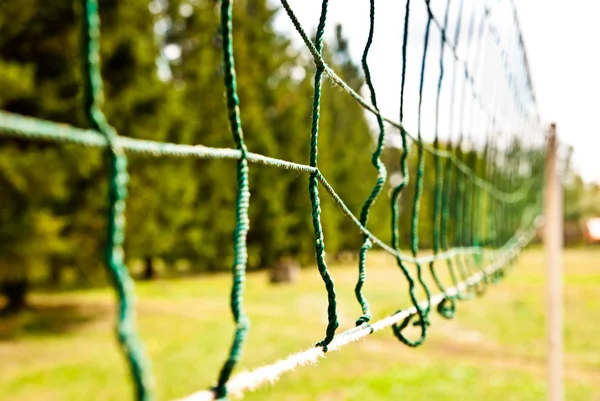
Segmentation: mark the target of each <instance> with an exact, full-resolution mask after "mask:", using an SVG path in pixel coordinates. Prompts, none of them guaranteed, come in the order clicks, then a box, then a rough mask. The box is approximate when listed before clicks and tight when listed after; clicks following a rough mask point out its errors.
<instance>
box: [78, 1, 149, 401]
mask: <svg viewBox="0 0 600 401" xmlns="http://www.w3.org/2000/svg"><path fill="white" fill-rule="evenodd" d="M83 9H84V14H85V18H84V23H83V50H84V51H83V60H84V63H83V64H84V74H83V76H84V81H85V90H84V102H85V111H86V114H87V118H88V120H89V123H90V125H91V126H92V128H93V129H95V130H97V131H99V132H101V133H102V134H103V135H104V136H105V137H106V140H107V141H108V144H109V146H108V147H107V156H108V164H109V175H110V181H109V191H108V192H109V193H108V199H109V202H108V218H107V220H108V226H107V237H106V248H105V260H106V268H107V271H108V274H109V276H110V278H111V281H112V283H113V286H114V288H115V291H116V293H117V298H118V316H117V337H118V340H119V344H120V345H121V349H122V351H123V353H124V354H125V356H126V358H127V360H128V363H129V369H130V372H131V375H132V377H133V382H134V387H135V398H136V399H137V400H140V401H142V400H143V401H149V400H152V399H154V396H153V392H154V377H153V375H152V367H151V364H150V361H149V359H148V358H147V356H146V352H145V350H144V347H143V345H142V343H141V340H140V338H139V335H138V333H137V328H136V322H135V293H134V283H133V280H132V279H131V277H130V276H129V273H128V270H127V266H126V265H125V262H124V251H123V242H124V240H125V206H126V199H127V182H128V180H129V177H128V174H127V156H126V155H125V152H124V151H123V148H122V146H121V144H120V142H119V138H118V135H117V132H116V131H115V130H114V128H113V127H111V126H110V125H109V124H108V121H107V120H106V117H105V115H104V113H103V112H102V103H103V93H102V75H101V73H100V17H99V15H98V3H97V0H83Z"/></svg>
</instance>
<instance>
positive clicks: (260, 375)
mask: <svg viewBox="0 0 600 401" xmlns="http://www.w3.org/2000/svg"><path fill="white" fill-rule="evenodd" d="M541 222H542V221H541V219H540V218H538V219H536V222H535V223H534V225H533V227H534V228H532V229H530V230H529V231H527V232H525V233H521V234H519V235H516V236H515V237H514V238H515V240H516V242H517V244H516V246H513V247H511V248H510V249H509V250H507V251H497V252H496V253H499V254H500V256H499V257H498V258H497V259H496V260H494V262H493V263H492V264H491V265H489V266H487V267H486V268H485V269H484V271H485V273H486V274H492V273H494V272H496V271H497V270H499V269H500V268H502V266H504V265H505V264H506V263H507V262H508V261H509V260H510V259H511V258H512V257H514V256H516V254H518V253H519V252H520V250H521V249H522V248H524V247H525V246H526V245H527V244H528V243H529V242H530V241H531V239H532V238H533V236H534V234H535V232H536V228H537V227H539V225H540V224H541ZM484 276H485V274H484V273H483V272H479V273H476V274H474V275H472V276H471V277H469V278H468V279H466V280H465V281H464V282H462V283H460V284H458V285H457V286H456V287H452V288H448V289H447V290H446V293H447V294H448V295H451V296H452V295H456V294H458V293H459V292H460V291H463V290H465V289H466V288H467V287H468V286H472V285H474V284H477V283H478V282H480V281H481V280H482V279H483V278H484ZM444 298H445V296H444V294H437V295H435V296H433V297H431V305H432V306H436V305H438V304H439V303H440V302H442V301H443V300H444ZM419 305H420V307H421V308H426V307H427V305H428V302H427V301H423V302H421V303H420V304H419ZM416 313H417V309H416V308H415V307H414V306H413V307H411V308H408V309H404V310H402V311H400V312H398V313H396V314H393V315H391V316H388V317H386V318H384V319H381V320H378V321H377V322H375V323H373V324H371V325H368V324H366V323H363V324H362V325H361V326H358V327H355V328H352V329H350V330H347V331H345V332H343V333H340V334H338V335H337V336H335V337H334V338H333V340H332V341H331V343H329V345H328V346H327V349H328V352H329V351H335V350H338V349H340V348H342V347H343V346H345V345H347V344H350V343H353V342H355V341H358V340H360V339H361V338H364V337H366V336H368V335H369V334H371V333H374V332H376V331H379V330H382V329H385V328H387V327H390V326H392V325H394V324H396V323H399V322H401V321H403V320H404V319H406V318H407V317H409V316H412V315H414V314H416ZM325 356H326V353H325V352H323V348H322V347H311V348H309V349H307V350H306V351H301V352H298V353H295V354H292V355H290V356H288V357H287V358H285V359H281V360H279V361H277V362H275V363H273V364H271V365H266V366H262V367H259V368H257V369H255V370H253V371H250V372H241V373H239V374H237V375H236V376H234V377H233V378H232V379H231V380H229V382H228V383H227V394H229V395H231V396H232V397H236V398H241V397H242V396H243V394H244V393H245V392H247V391H253V390H255V389H257V388H258V387H260V386H262V385H264V384H267V383H270V384H273V383H274V382H275V381H276V380H277V379H278V378H279V377H280V376H281V375H282V374H284V373H285V372H290V371H292V370H294V369H296V368H298V367H302V366H308V365H314V364H316V363H317V362H319V360H320V359H321V358H325ZM212 400H216V398H215V393H214V392H213V391H212V390H203V391H199V392H197V393H194V394H191V395H189V396H187V397H185V398H182V399H180V400H179V401H212Z"/></svg>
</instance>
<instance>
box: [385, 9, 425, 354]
mask: <svg viewBox="0 0 600 401" xmlns="http://www.w3.org/2000/svg"><path fill="white" fill-rule="evenodd" d="M409 19H410V0H406V11H405V14H404V36H403V40H402V80H401V84H400V123H401V124H402V121H403V119H404V87H405V82H406V64H407V55H406V53H407V47H408V22H409ZM430 22H431V15H430V16H429V19H428V24H427V31H429V26H430ZM428 36H429V35H428V33H427V35H426V37H427V38H428ZM424 60H425V57H423V62H424ZM400 135H401V137H402V156H401V157H400V168H401V170H402V181H401V182H400V183H399V184H398V185H397V186H396V187H395V188H394V190H393V191H392V246H393V247H394V249H395V250H398V249H399V248H400V244H399V242H400V241H399V236H400V235H399V229H398V215H399V210H398V203H399V202H398V198H399V197H400V194H401V192H402V190H403V189H404V188H405V187H406V186H407V185H408V182H409V175H408V164H407V158H408V152H409V149H408V143H407V141H406V133H405V131H404V129H401V130H400ZM419 149H420V151H421V152H422V147H420V146H419ZM414 256H416V255H415V254H414V253H413V257H414ZM396 262H397V263H398V266H399V267H400V269H401V270H402V272H403V273H404V276H405V277H406V280H407V281H408V292H409V295H410V299H411V302H412V304H413V306H414V307H415V308H416V310H417V315H418V317H419V320H418V321H417V323H418V324H419V325H420V327H421V335H420V337H419V338H418V339H417V340H415V341H412V340H410V339H408V338H407V337H406V336H404V334H403V333H402V331H403V330H404V328H405V327H406V326H407V325H408V323H409V321H410V319H411V318H412V316H413V315H411V316H410V317H408V318H407V319H406V320H405V321H404V322H403V323H402V324H400V325H393V326H392V332H393V333H394V335H395V336H396V338H398V340H400V341H401V342H402V343H404V344H405V345H408V346H410V347H418V346H419V345H421V344H422V343H423V342H424V341H425V338H426V337H427V327H428V325H429V322H428V319H427V313H428V312H429V307H428V308H426V309H423V308H421V306H420V305H419V301H418V299H417V295H416V292H415V279H414V278H413V276H412V274H411V273H410V271H409V270H408V268H407V267H406V266H405V265H404V262H403V261H402V260H401V259H400V258H396ZM417 266H418V276H419V277H418V279H419V280H420V282H421V283H422V284H423V281H422V277H421V268H420V264H418V263H417ZM423 287H424V289H425V292H426V293H427V298H428V299H430V294H429V290H428V288H427V286H426V285H423Z"/></svg>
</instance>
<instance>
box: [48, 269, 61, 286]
mask: <svg viewBox="0 0 600 401" xmlns="http://www.w3.org/2000/svg"><path fill="white" fill-rule="evenodd" d="M49 280H50V284H51V285H52V286H53V287H58V286H59V284H60V283H61V282H62V266H60V265H59V264H55V263H52V264H51V265H50V277H49Z"/></svg>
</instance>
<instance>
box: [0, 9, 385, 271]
mask: <svg viewBox="0 0 600 401" xmlns="http://www.w3.org/2000/svg"><path fill="white" fill-rule="evenodd" d="M99 6H100V17H101V31H102V36H101V61H102V75H103V79H104V92H105V97H106V101H105V107H104V108H105V113H106V115H107V118H108V121H109V122H110V124H111V125H112V126H114V127H115V129H116V130H117V132H119V133H120V134H121V135H125V136H130V137H134V138H143V139H151V140H156V141H168V142H174V143H185V144H202V145H207V146H216V147H232V146H233V143H232V141H231V139H230V135H229V134H228V129H229V128H228V124H227V113H226V108H225V104H224V103H225V102H224V95H223V87H222V83H221V82H222V79H223V77H222V66H221V63H222V55H221V49H220V40H221V38H220V32H219V21H218V7H216V3H215V2H213V1H201V2H194V3H188V2H186V1H177V0H173V1H154V2H152V4H150V7H149V6H148V3H147V1H145V0H135V1H131V2H128V3H127V4H122V3H119V2H115V1H112V0H105V1H100V4H99ZM81 12H82V10H81V9H80V7H79V5H78V4H77V3H72V2H69V1H66V0H65V1H58V2H53V3H52V4H50V3H46V2H41V1H39V0H37V1H36V0H28V1H27V2H20V1H16V0H11V1H6V2H3V3H2V5H0V20H1V21H8V20H10V21H12V22H14V21H16V22H18V23H11V24H7V23H2V24H0V76H1V77H0V84H1V85H2V87H3V88H4V89H5V90H3V91H2V93H1V94H0V107H2V109H5V110H7V111H11V112H15V113H19V114H24V115H30V116H35V117H40V118H45V119H49V120H52V121H57V122H63V123H68V124H72V125H75V126H80V127H87V123H86V122H85V118H84V116H83V111H82V110H83V107H82V74H81V70H82V66H81V59H80V57H81V55H80V48H81V43H80V31H81ZM275 12H276V11H275V10H274V9H273V8H272V7H271V6H270V5H268V3H267V2H266V1H259V2H255V1H238V2H236V7H234V35H235V37H236V40H235V42H234V44H235V49H234V50H235V58H236V64H237V66H238V88H239V96H240V100H241V113H242V120H243V122H244V124H243V126H244V131H245V133H244V135H245V137H246V141H247V144H248V147H249V149H250V150H251V151H253V152H257V153H262V154H265V155H270V156H273V157H279V158H283V159H287V160H291V161H296V162H300V163H306V162H307V159H308V150H309V133H310V110H311V93H312V82H311V74H312V72H313V71H314V65H313V64H312V63H308V62H307V61H306V60H305V59H303V58H302V57H300V56H299V54H298V53H297V51H296V50H295V49H294V48H293V46H292V45H291V43H290V41H289V39H288V38H286V37H283V36H281V34H280V33H278V32H275V31H274V28H273V20H274V15H275ZM169 49H170V50H173V49H175V50H176V51H177V50H179V51H180V54H179V55H176V56H172V55H170V54H168V53H167V50H169ZM165 54H168V55H170V56H171V58H170V59H166V58H165ZM326 54H327V58H328V60H329V62H330V64H331V65H332V66H333V67H334V68H336V69H337V70H338V71H340V75H341V77H342V78H343V79H345V80H346V81H347V82H348V83H349V84H350V85H351V86H352V87H353V88H354V89H355V90H360V88H361V87H362V85H363V78H362V76H361V73H360V70H359V69H358V67H357V66H356V65H354V64H353V62H352V61H351V60H350V56H349V54H348V46H347V43H346V40H345V39H344V37H343V34H342V30H341V27H338V30H337V37H336V40H335V41H334V42H333V43H331V44H329V46H326ZM159 71H160V75H159ZM323 99H324V101H323V106H322V115H323V118H322V122H321V128H322V132H323V134H322V136H321V156H320V158H321V168H322V171H323V172H324V174H325V176H327V177H328V179H329V180H330V182H331V183H332V184H333V185H334V187H335V188H336V190H338V191H339V193H340V195H341V196H342V197H343V198H344V199H345V200H347V202H348V206H349V207H350V208H351V210H352V211H353V212H354V213H356V214H358V212H359V211H360V207H361V206H362V203H363V202H364V199H366V197H367V196H368V194H369V191H370V188H371V186H372V185H373V182H374V180H375V178H376V172H375V171H374V170H373V169H372V167H371V166H370V155H371V152H372V149H373V147H374V143H373V139H374V137H373V135H374V134H373V132H372V130H371V128H370V127H369V124H368V122H367V120H366V118H365V115H364V113H363V112H362V111H361V109H360V107H359V106H357V105H356V103H355V102H354V101H353V100H351V99H350V98H349V97H348V96H346V95H345V94H344V93H343V92H341V91H339V90H338V89H337V88H335V87H333V86H331V85H329V84H327V83H326V85H325V88H324V96H323ZM0 153H1V157H0V189H1V193H2V197H1V199H0V202H2V213H1V214H0V219H1V223H2V224H1V227H2V229H1V230H0V243H1V244H2V245H1V247H2V250H3V252H2V253H1V254H2V258H0V259H1V261H0V274H2V277H3V279H5V278H6V277H9V274H14V275H16V276H18V278H19V280H21V279H27V276H28V274H27V272H28V267H27V266H30V265H31V266H34V267H35V269H36V271H46V273H43V274H42V276H48V275H49V274H50V275H51V277H49V278H52V279H53V280H56V279H60V277H61V276H62V275H63V273H62V270H64V269H66V268H74V271H75V273H76V274H75V275H76V276H77V277H78V278H79V279H80V280H88V279H95V278H96V277H98V276H100V277H102V275H101V274H100V272H101V270H100V269H98V267H99V265H100V262H101V249H102V246H103V243H104V238H103V237H104V234H103V233H104V227H105V220H104V218H105V207H106V190H107V188H106V170H105V166H104V161H105V160H104V158H103V156H102V154H101V152H99V151H97V150H90V149H79V148H75V147H72V146H52V145H47V144H32V143H28V142H25V141H22V140H16V139H11V140H4V139H3V141H2V143H1V144H0ZM129 171H130V183H129V186H128V191H129V197H128V205H127V228H126V229H127V235H126V244H125V245H126V254H127V257H128V258H129V259H131V260H138V259H146V260H148V259H153V258H160V259H162V260H164V261H165V262H166V265H167V267H168V268H170V267H173V266H174V265H175V264H176V262H178V261H180V260H182V259H185V260H188V261H190V262H191V263H190V266H191V269H192V270H193V271H216V270H224V269H228V268H229V265H230V260H231V258H232V246H231V232H232V230H233V226H234V207H233V206H234V202H235V187H236V183H235V173H234V172H235V171H234V164H233V163H231V162H230V161H219V160H169V159H148V158H143V157H138V156H135V155H130V170H129ZM250 186H251V188H250V189H251V197H252V202H251V207H250V219H251V222H252V224H251V230H250V232H249V236H248V247H249V267H250V268H261V267H266V266H270V265H272V264H273V263H274V262H276V261H277V259H279V258H281V257H283V256H288V255H291V256H293V257H295V258H297V259H298V260H299V261H300V262H301V263H303V264H306V263H310V262H311V261H312V259H313V258H314V250H313V244H312V242H311V238H312V226H311V223H310V202H309V199H308V193H307V181H306V177H305V176H298V174H297V173H293V172H289V171H280V170H278V169H273V168H269V167H262V166H252V167H251V169H250ZM382 198H383V196H382ZM388 203H389V202H388V201H387V200H385V199H382V200H381V201H380V202H379V204H378V205H377V206H378V207H376V208H375V210H374V212H373V217H372V219H371V221H372V222H371V227H372V228H373V230H374V232H377V233H379V234H380V235H382V236H384V237H385V232H386V231H385V230H386V229H387V223H385V221H387V220H386V219H385V216H386V214H387V213H388V211H387V209H388ZM323 208H324V213H323V225H324V230H325V231H326V234H327V241H328V248H327V249H328V251H329V253H330V254H332V255H336V254H337V253H339V252H340V251H342V250H351V251H353V252H355V251H357V250H358V247H359V246H360V242H361V235H360V232H359V231H358V230H357V229H356V228H355V227H354V226H353V225H352V223H351V222H349V221H348V220H347V219H346V218H345V217H344V216H343V215H342V213H341V212H340V211H339V210H337V207H336V206H335V205H334V203H333V202H330V201H325V202H324V206H323ZM40 269H41V270H40ZM36 276H39V274H36Z"/></svg>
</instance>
